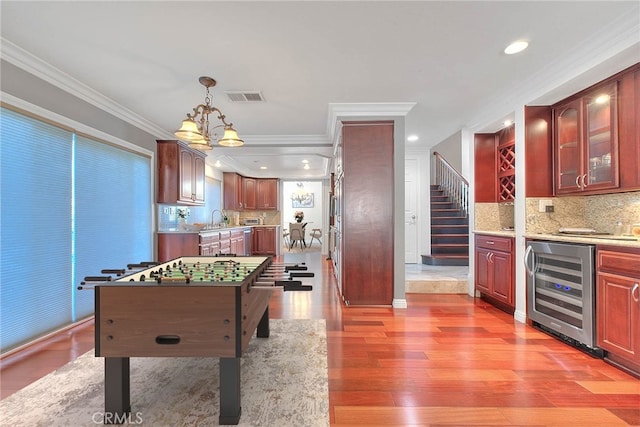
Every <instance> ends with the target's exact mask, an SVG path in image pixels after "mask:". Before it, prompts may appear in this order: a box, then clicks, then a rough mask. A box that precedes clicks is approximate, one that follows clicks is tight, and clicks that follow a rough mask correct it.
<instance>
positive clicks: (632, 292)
mask: <svg viewBox="0 0 640 427" xmlns="http://www.w3.org/2000/svg"><path fill="white" fill-rule="evenodd" d="M637 290H638V284H637V283H636V284H635V285H633V288H631V296H632V297H633V300H634V301H635V302H640V298H639V296H638V295H636V291H637ZM639 293H640V292H639Z"/></svg>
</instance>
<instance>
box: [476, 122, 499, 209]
mask: <svg viewBox="0 0 640 427" xmlns="http://www.w3.org/2000/svg"><path fill="white" fill-rule="evenodd" d="M474 165H475V173H474V183H475V201H476V203H495V202H496V182H497V176H496V171H497V170H498V168H497V167H496V136H495V134H493V133H477V134H475V135H474Z"/></svg>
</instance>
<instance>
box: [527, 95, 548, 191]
mask: <svg viewBox="0 0 640 427" xmlns="http://www.w3.org/2000/svg"><path fill="white" fill-rule="evenodd" d="M524 111H525V112H524V132H525V136H524V138H525V143H524V151H525V164H524V166H525V175H526V177H527V179H526V182H525V196H526V197H551V196H553V150H552V148H551V146H552V144H551V141H552V137H551V129H552V127H553V126H552V122H553V120H552V114H551V107H550V106H548V105H547V106H526V107H525V110H524Z"/></svg>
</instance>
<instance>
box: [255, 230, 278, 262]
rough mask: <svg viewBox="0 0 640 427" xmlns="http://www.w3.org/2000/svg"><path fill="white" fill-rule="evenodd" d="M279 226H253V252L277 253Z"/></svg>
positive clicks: (258, 253)
mask: <svg viewBox="0 0 640 427" xmlns="http://www.w3.org/2000/svg"><path fill="white" fill-rule="evenodd" d="M279 228H280V227H277V226H274V227H253V254H254V255H279V254H280V250H279V248H278V229H279Z"/></svg>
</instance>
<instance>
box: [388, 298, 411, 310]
mask: <svg viewBox="0 0 640 427" xmlns="http://www.w3.org/2000/svg"><path fill="white" fill-rule="evenodd" d="M391 306H392V307H393V308H407V300H406V299H404V298H402V299H401V298H394V299H393V301H392V302H391Z"/></svg>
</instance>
